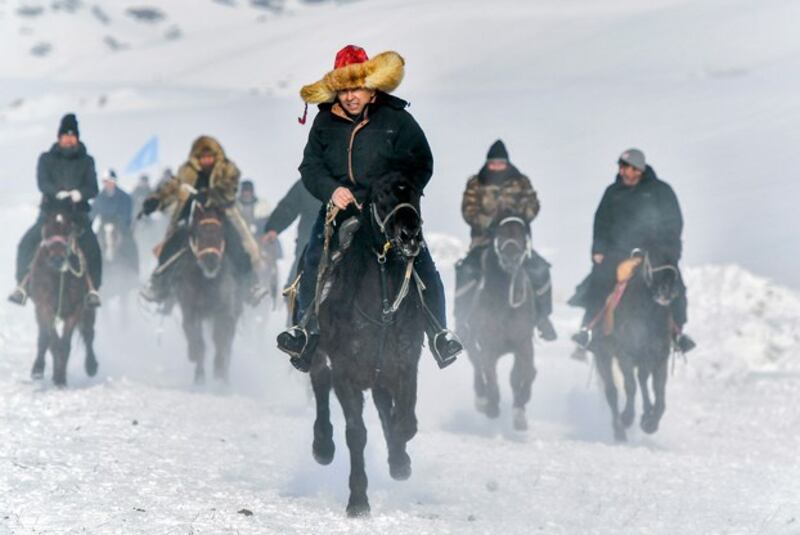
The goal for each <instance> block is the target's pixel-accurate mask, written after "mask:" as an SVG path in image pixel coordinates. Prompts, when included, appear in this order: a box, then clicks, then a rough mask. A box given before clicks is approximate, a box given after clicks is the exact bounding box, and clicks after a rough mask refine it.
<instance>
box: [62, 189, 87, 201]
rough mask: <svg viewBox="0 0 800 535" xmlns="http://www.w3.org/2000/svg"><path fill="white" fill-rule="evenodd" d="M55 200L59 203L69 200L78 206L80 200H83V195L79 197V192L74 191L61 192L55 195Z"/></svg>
mask: <svg viewBox="0 0 800 535" xmlns="http://www.w3.org/2000/svg"><path fill="white" fill-rule="evenodd" d="M56 199H58V200H59V201H63V200H66V199H69V200H71V201H72V202H73V203H75V204H78V203H79V202H81V199H83V195H81V192H80V191H78V190H76V189H71V190H61V191H59V192H58V193H56Z"/></svg>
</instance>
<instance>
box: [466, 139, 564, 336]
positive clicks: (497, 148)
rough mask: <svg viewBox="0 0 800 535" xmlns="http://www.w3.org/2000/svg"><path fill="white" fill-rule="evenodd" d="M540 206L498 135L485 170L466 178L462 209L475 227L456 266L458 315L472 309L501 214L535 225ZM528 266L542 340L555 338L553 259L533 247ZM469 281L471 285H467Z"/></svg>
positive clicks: (526, 261) (467, 220)
mask: <svg viewBox="0 0 800 535" xmlns="http://www.w3.org/2000/svg"><path fill="white" fill-rule="evenodd" d="M539 206H540V205H539V198H538V196H537V195H536V190H534V189H533V186H531V181H530V180H529V179H528V177H526V176H525V175H523V174H522V173H520V172H519V170H518V169H517V168H516V167H515V166H514V165H512V164H511V162H510V161H509V158H508V151H507V150H506V146H505V145H504V144H503V142H502V141H501V140H499V139H498V140H497V141H495V142H494V144H492V146H491V147H490V148H489V153H488V154H487V156H486V163H485V164H484V166H483V167H482V168H481V170H480V172H479V173H478V174H477V175H474V176H473V177H471V178H470V179H469V180H468V181H467V188H466V190H465V191H464V196H463V199H462V202H461V213H462V215H463V217H464V221H466V222H467V223H468V224H469V226H470V229H471V238H472V240H471V243H470V250H469V252H468V253H467V256H466V257H465V258H464V259H463V260H461V261H460V262H459V263H458V264H457V266H456V280H457V284H458V288H456V295H457V296H458V297H457V302H456V314H459V310H466V309H468V308H469V303H471V302H472V299H473V295H474V292H475V288H476V287H477V286H476V285H475V284H474V283H475V282H477V281H478V280H480V278H481V265H480V259H481V256H482V254H483V251H485V250H486V248H487V247H488V246H489V245H490V244H491V243H492V227H493V226H494V224H495V223H496V222H497V217H498V214H504V215H505V216H509V215H511V216H515V217H519V218H521V219H522V220H523V221H525V223H526V224H527V225H528V226H529V227H530V224H531V222H532V221H533V220H534V219H535V218H536V216H537V215H538V214H539ZM529 232H530V230H529ZM524 266H525V269H526V271H527V273H528V278H529V280H530V281H531V284H532V286H533V287H534V293H535V295H536V297H535V301H536V313H537V318H538V323H537V325H536V328H537V329H538V331H539V335H540V336H541V337H542V339H543V340H547V341H552V340H555V339H556V337H557V334H556V330H555V328H554V327H553V324H552V322H551V321H550V314H551V313H552V312H553V292H552V288H551V282H550V264H548V263H547V261H546V260H545V259H544V258H542V257H541V256H539V254H538V253H537V252H536V251H534V250H533V248H531V249H530V256H529V257H528V258H527V259H526V260H525V264H524ZM470 285H472V289H471V290H467V289H466V288H467V287H469V286H470ZM463 334H464V333H459V335H461V336H463Z"/></svg>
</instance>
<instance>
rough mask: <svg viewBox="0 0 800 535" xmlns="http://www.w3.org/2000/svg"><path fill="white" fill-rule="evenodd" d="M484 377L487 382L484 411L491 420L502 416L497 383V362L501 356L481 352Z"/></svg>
mask: <svg viewBox="0 0 800 535" xmlns="http://www.w3.org/2000/svg"><path fill="white" fill-rule="evenodd" d="M481 353H482V354H481V362H482V363H483V377H484V380H485V381H486V408H485V410H484V411H483V413H484V414H486V416H488V417H489V418H497V417H498V416H500V385H499V384H498V383H497V361H498V360H499V358H500V356H499V355H494V354H491V355H490V354H489V353H486V352H485V351H481Z"/></svg>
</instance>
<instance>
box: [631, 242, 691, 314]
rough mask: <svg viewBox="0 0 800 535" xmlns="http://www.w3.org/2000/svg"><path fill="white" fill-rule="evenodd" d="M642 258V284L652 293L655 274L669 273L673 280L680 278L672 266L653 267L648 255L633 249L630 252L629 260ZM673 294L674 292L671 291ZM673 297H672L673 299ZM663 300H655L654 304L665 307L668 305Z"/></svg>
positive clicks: (678, 272)
mask: <svg viewBox="0 0 800 535" xmlns="http://www.w3.org/2000/svg"><path fill="white" fill-rule="evenodd" d="M637 256H638V257H642V278H643V279H644V284H645V286H647V288H648V289H649V290H650V291H652V290H653V275H654V274H656V273H661V272H664V271H670V272H672V273H673V274H674V275H675V280H678V279H679V278H680V271H678V268H677V267H676V266H674V265H672V264H663V265H660V266H655V267H653V264H652V262H651V261H650V253H648V252H645V251H642V250H641V249H634V250H633V251H631V258H634V257H637ZM673 293H674V291H673ZM674 298H675V296H674V295H673V296H672V299H674ZM662 301H663V300H661V299H656V302H657V303H658V304H659V305H662V306H667V305H668V304H669V303H663V302H662Z"/></svg>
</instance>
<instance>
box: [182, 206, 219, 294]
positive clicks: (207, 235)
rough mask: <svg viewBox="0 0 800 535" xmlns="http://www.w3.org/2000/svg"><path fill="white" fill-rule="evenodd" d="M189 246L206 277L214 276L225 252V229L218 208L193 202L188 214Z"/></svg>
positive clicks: (211, 277) (217, 272)
mask: <svg viewBox="0 0 800 535" xmlns="http://www.w3.org/2000/svg"><path fill="white" fill-rule="evenodd" d="M190 221H191V226H190V229H189V247H190V248H191V250H192V253H193V254H194V257H195V259H196V260H197V265H198V266H199V267H200V270H201V271H202V272H203V275H204V276H205V277H206V278H207V279H213V278H215V277H216V276H217V275H218V274H219V272H220V269H221V268H222V260H223V256H224V254H225V229H224V228H223V215H222V211H221V210H220V209H219V208H214V207H206V206H203V204H202V203H199V202H194V205H193V206H192V211H191V216H190Z"/></svg>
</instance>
